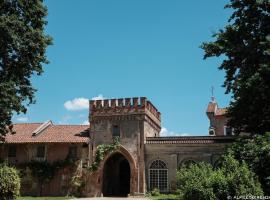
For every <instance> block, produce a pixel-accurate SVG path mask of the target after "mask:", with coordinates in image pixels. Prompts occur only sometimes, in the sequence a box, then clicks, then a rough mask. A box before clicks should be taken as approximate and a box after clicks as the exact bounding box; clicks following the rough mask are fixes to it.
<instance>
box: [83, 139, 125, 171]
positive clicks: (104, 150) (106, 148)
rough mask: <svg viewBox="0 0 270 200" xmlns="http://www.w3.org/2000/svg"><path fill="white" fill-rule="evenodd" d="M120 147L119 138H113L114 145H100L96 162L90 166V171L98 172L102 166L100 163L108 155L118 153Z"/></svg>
mask: <svg viewBox="0 0 270 200" xmlns="http://www.w3.org/2000/svg"><path fill="white" fill-rule="evenodd" d="M119 146H120V142H119V137H114V138H113V143H112V144H100V145H98V146H97V150H96V155H95V161H94V162H93V163H92V164H91V165H90V166H89V168H88V169H89V171H91V172H93V171H96V170H97V169H98V167H99V165H100V162H101V161H102V160H103V159H104V157H105V156H106V155H107V154H108V153H112V152H114V151H116V150H117V149H118V148H119Z"/></svg>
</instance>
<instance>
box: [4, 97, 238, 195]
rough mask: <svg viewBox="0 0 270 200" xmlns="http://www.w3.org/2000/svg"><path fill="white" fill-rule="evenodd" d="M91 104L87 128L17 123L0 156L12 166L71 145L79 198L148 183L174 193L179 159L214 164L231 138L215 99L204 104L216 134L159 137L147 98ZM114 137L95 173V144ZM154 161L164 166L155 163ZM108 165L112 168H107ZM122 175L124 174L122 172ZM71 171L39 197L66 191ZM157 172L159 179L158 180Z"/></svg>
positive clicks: (64, 153)
mask: <svg viewBox="0 0 270 200" xmlns="http://www.w3.org/2000/svg"><path fill="white" fill-rule="evenodd" d="M89 104H90V111H89V112H90V115H89V122H90V127H89V126H72V125H70V126H69V125H66V126H61V125H53V124H52V123H51V122H46V123H43V124H41V123H35V124H17V125H16V124H15V125H14V127H15V131H16V134H14V135H12V134H8V135H7V136H6V138H5V142H4V143H3V144H1V146H0V158H1V159H2V160H4V159H6V160H8V162H10V163H12V164H15V165H19V164H20V163H26V162H30V161H31V160H40V161H42V159H44V160H47V161H48V162H54V161H57V160H64V159H66V158H67V157H68V156H69V154H70V151H71V150H70V149H72V147H76V148H75V149H76V162H77V163H78V165H77V166H78V168H77V169H76V170H78V171H79V172H80V175H81V176H82V177H83V180H84V182H85V186H84V188H83V190H82V191H81V195H82V196H102V195H103V193H104V194H105V195H115V196H118V195H127V194H129V195H139V194H144V193H145V192H146V191H147V190H150V189H152V187H160V189H161V190H162V191H163V192H170V191H174V190H175V188H176V171H177V169H178V168H179V167H181V165H182V164H183V163H185V162H188V161H189V162H190V161H192V162H200V161H205V162H209V163H211V164H213V165H214V164H215V163H216V161H217V160H218V158H219V156H220V155H221V154H222V152H223V151H224V148H225V147H226V145H227V144H229V143H231V142H232V141H233V139H234V138H233V137H231V136H224V134H222V130H223V129H224V128H223V127H224V126H225V125H226V115H225V113H222V112H224V111H223V110H222V111H221V110H219V108H218V107H217V104H216V103H215V102H210V103H209V105H208V108H207V116H208V117H209V119H210V129H211V128H215V134H214V136H194V137H192V136H191V137H160V135H159V133H160V130H161V114H160V113H159V112H158V110H157V109H156V108H155V106H154V105H153V104H152V103H151V102H150V101H149V100H148V99H147V98H145V97H141V98H125V99H106V100H94V101H92V100H91V101H90V102H89ZM113 136H119V137H120V147H119V148H118V150H117V151H116V152H114V153H111V154H109V155H106V156H105V158H104V160H103V161H102V162H101V163H100V166H99V168H98V170H97V171H95V172H89V171H88V170H87V166H89V165H90V164H91V163H92V162H93V161H94V158H95V153H96V150H97V147H98V145H100V144H110V143H112V141H113ZM15 146H16V156H15V157H10V155H9V154H12V152H9V149H12V148H14V147H15ZM39 146H44V147H45V156H44V158H42V159H41V158H37V154H38V153H37V151H41V150H42V148H40V149H39V150H38V148H39ZM73 149H74V148H73ZM13 153H14V152H13ZM74 162H75V161H74ZM155 162H156V163H158V164H159V165H160V166H161V165H162V166H161V167H162V168H160V169H159V165H154V164H153V163H155ZM108 163H109V164H108ZM108 165H111V166H108ZM153 166H154V167H153ZM110 167H111V168H112V169H115V171H116V172H110V171H108V170H109V169H110ZM119 169H121V170H122V171H119ZM123 173H124V174H125V175H121V174H123ZM159 173H160V175H159ZM72 174H73V172H71V171H70V169H69V168H63V169H60V170H58V172H57V174H56V175H55V177H54V179H53V180H52V181H51V182H50V183H48V184H45V186H44V188H43V190H42V195H52V196H61V195H66V194H68V193H69V187H70V179H71V176H72ZM157 174H158V176H160V177H161V176H162V177H163V178H160V180H159V179H158V178H156V175H157ZM110 176H113V177H110ZM125 176H128V177H129V178H128V180H126V178H125ZM111 178H114V179H115V182H117V184H118V185H119V187H120V185H123V184H128V185H129V188H128V189H127V188H126V189H125V191H123V190H121V188H118V186H117V187H116V186H114V187H112V186H110V185H108V184H109V182H110V179H111ZM26 182H27V181H26ZM107 182H108V183H107ZM22 186H23V187H22V194H30V195H31V194H32V195H38V194H39V191H37V188H38V187H36V189H35V188H29V186H28V185H27V184H25V185H24V184H22ZM110 187H112V189H110Z"/></svg>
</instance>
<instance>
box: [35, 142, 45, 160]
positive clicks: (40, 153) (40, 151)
mask: <svg viewBox="0 0 270 200" xmlns="http://www.w3.org/2000/svg"><path fill="white" fill-rule="evenodd" d="M36 157H37V158H44V157H45V145H40V146H38V147H37V155H36Z"/></svg>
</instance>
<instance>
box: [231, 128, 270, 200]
mask: <svg viewBox="0 0 270 200" xmlns="http://www.w3.org/2000/svg"><path fill="white" fill-rule="evenodd" d="M227 154H232V155H233V156H234V158H236V159H237V160H239V161H240V162H245V163H246V164H247V165H248V167H249V168H250V169H252V170H253V171H254V172H255V173H256V175H257V176H258V178H259V181H260V183H261V184H262V188H263V190H264V193H265V195H270V132H268V133H266V134H265V135H259V136H254V137H252V138H240V139H239V140H237V141H236V142H235V143H234V144H233V145H232V146H231V147H230V148H229V149H228V150H227Z"/></svg>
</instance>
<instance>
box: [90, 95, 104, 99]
mask: <svg viewBox="0 0 270 200" xmlns="http://www.w3.org/2000/svg"><path fill="white" fill-rule="evenodd" d="M103 99H106V98H105V97H104V96H103V95H102V94H99V95H97V96H96V97H93V98H92V99H91V100H103Z"/></svg>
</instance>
